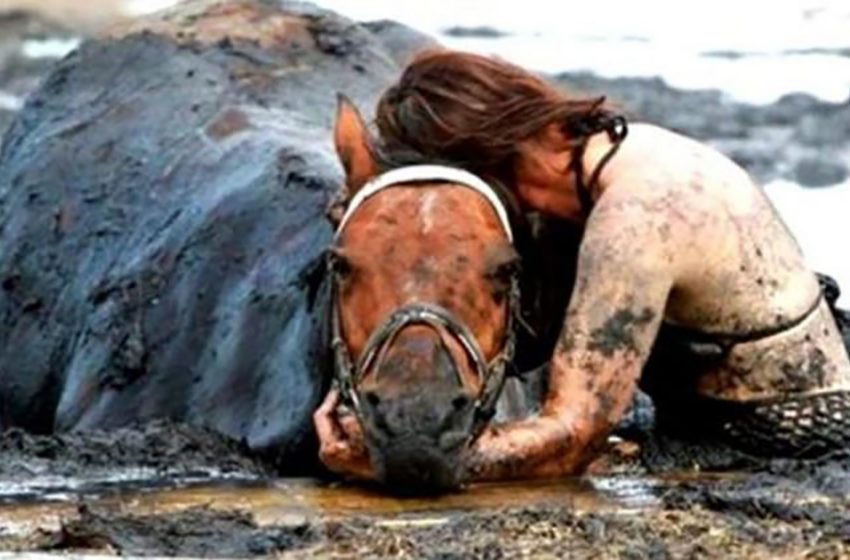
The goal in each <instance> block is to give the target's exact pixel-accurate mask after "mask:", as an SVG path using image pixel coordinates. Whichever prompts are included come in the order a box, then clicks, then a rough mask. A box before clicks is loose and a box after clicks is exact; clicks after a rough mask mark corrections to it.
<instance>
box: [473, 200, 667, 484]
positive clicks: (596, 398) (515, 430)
mask: <svg viewBox="0 0 850 560" xmlns="http://www.w3.org/2000/svg"><path fill="white" fill-rule="evenodd" d="M661 219H663V217H662V216H657V215H651V214H649V213H648V212H646V211H645V209H644V206H643V205H642V204H639V203H637V202H632V203H630V202H629V201H623V202H619V203H617V204H611V205H608V206H606V207H598V208H597V209H596V210H595V211H594V215H593V217H592V219H591V220H590V221H589V222H588V225H587V229H586V232H585V236H584V239H583V241H582V247H581V251H580V253H579V262H578V271H577V272H578V274H577V279H576V285H575V289H574V291H573V295H572V298H571V300H570V307H569V310H568V312H567V317H566V322H565V325H564V329H563V332H562V334H561V337H560V340H559V342H558V345H557V347H556V349H555V353H554V356H553V358H552V361H551V365H550V372H549V376H550V378H549V392H548V394H547V397H546V400H545V402H544V406H543V409H542V411H541V413H540V414H539V416H538V417H536V418H532V419H529V420H526V421H521V422H516V423H512V424H508V425H504V426H493V427H491V428H489V429H488V430H486V431H485V432H484V433H483V434H482V436H481V437H480V438H479V440H478V441H477V442H476V444H475V446H474V447H473V449H472V450H471V453H470V456H469V459H468V463H467V464H468V468H469V474H470V478H471V479H473V480H504V479H508V478H530V477H541V478H542V477H557V476H563V475H567V474H573V473H576V472H579V471H581V469H582V468H583V467H584V466H585V465H586V463H587V462H588V461H589V460H591V459H592V458H593V455H594V452H595V451H596V449H597V447H598V446H599V445H600V444H601V443H604V441H605V439H606V437H607V435H608V434H609V432H610V430H611V429H612V428H613V427H614V426H615V425H616V423H617V422H618V421H619V419H620V417H621V416H622V415H623V413H624V412H625V410H626V408H627V407H628V405H629V403H630V402H631V400H632V397H633V395H634V391H635V388H636V386H637V381H638V379H639V377H640V374H641V370H642V368H643V365H644V363H645V361H646V359H647V357H648V355H649V351H650V349H651V347H652V343H653V341H654V339H655V336H656V334H657V331H658V327H659V324H660V322H661V320H662V319H663V316H664V309H665V306H666V303H667V298H668V295H669V293H670V290H671V287H672V284H673V276H674V274H673V270H672V264H671V263H672V260H673V259H672V258H671V257H670V253H669V248H668V247H667V246H666V245H667V244H666V238H663V236H661V235H659V233H658V232H659V231H660V229H659V227H658V222H659V220H661Z"/></svg>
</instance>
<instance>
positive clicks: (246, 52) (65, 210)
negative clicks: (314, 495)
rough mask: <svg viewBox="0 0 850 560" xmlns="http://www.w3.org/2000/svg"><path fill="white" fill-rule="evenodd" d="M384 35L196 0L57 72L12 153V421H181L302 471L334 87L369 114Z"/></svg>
mask: <svg viewBox="0 0 850 560" xmlns="http://www.w3.org/2000/svg"><path fill="white" fill-rule="evenodd" d="M392 31H393V33H394V37H395V39H394V41H393V49H395V51H394V52H393V53H392V54H391V53H390V52H389V50H388V48H387V46H386V45H385V43H384V42H383V39H382V38H381V37H380V36H379V35H376V34H374V33H372V32H371V31H369V30H368V29H366V28H365V27H362V26H360V25H357V24H355V23H353V22H351V21H348V20H346V19H344V18H341V17H338V16H336V15H334V14H332V13H329V12H326V11H323V10H321V9H318V8H315V7H312V6H310V5H307V4H301V3H295V2H280V3H276V2H264V1H260V0H239V1H236V2H221V1H213V0H198V1H193V2H187V3H185V4H181V5H180V6H179V7H178V8H176V9H174V10H173V11H171V12H167V13H165V14H164V15H161V16H157V17H156V18H153V19H149V20H142V21H140V22H136V23H133V24H131V25H130V26H129V27H126V28H124V29H120V30H116V31H115V32H114V33H113V34H112V35H111V36H110V37H109V38H105V39H100V40H94V41H89V42H87V43H85V44H84V45H83V46H82V47H81V48H80V49H79V50H78V51H76V52H75V53H73V54H72V55H70V56H69V57H67V58H66V59H65V60H63V61H62V62H61V63H59V64H58V65H57V66H56V67H55V68H54V69H53V71H52V72H51V73H50V75H49V76H48V77H47V78H46V80H45V81H44V83H43V84H42V86H41V87H40V89H38V90H37V91H36V92H35V93H34V94H33V95H32V96H31V97H30V98H29V100H28V101H27V103H26V105H25V107H24V108H23V110H22V111H21V112H20V113H19V114H18V116H17V118H16V120H15V122H14V123H13V125H12V126H11V128H10V129H9V130H8V132H7V134H6V136H5V139H4V142H3V145H2V149H0V428H8V427H15V426H17V427H22V428H24V429H26V430H29V431H32V432H36V433H50V432H52V431H54V430H60V431H64V430H86V429H95V428H97V429H114V428H119V427H123V426H127V425H130V424H137V423H142V422H146V421H150V420H154V419H169V420H171V421H176V422H182V423H188V424H191V425H196V426H206V427H209V428H212V429H214V430H216V431H218V432H220V433H223V434H226V435H228V436H231V437H233V438H235V439H237V440H240V441H245V442H246V443H247V445H248V446H249V447H250V448H252V449H259V450H272V451H274V452H275V453H278V454H279V455H280V457H281V458H282V459H281V461H280V464H281V466H282V467H284V469H295V468H297V467H298V465H299V463H300V461H299V460H300V459H301V458H305V457H306V458H307V459H306V460H307V461H308V462H310V461H312V458H313V456H314V453H313V452H312V450H311V445H312V442H311V438H312V429H311V423H310V415H311V413H312V411H313V410H314V408H315V406H316V404H317V403H318V401H319V399H320V398H321V396H322V393H323V391H324V390H325V388H326V386H327V379H326V376H327V372H328V371H329V370H328V368H327V359H328V353H327V337H326V329H325V324H326V320H325V306H326V303H327V294H326V290H325V286H324V283H323V275H322V270H321V263H322V260H323V259H322V254H323V251H324V248H325V246H326V245H327V243H328V242H329V240H330V238H331V228H330V226H329V224H328V223H327V221H326V220H325V219H324V211H325V208H326V206H327V203H328V201H329V199H330V198H331V197H332V196H333V195H334V193H335V192H336V190H337V187H338V185H339V184H340V180H341V172H340V170H339V169H338V166H337V163H336V159H335V156H334V155H333V151H332V146H331V133H330V127H331V123H332V121H333V117H334V114H335V104H336V94H337V92H345V93H347V94H348V95H349V96H351V97H352V98H353V99H354V100H355V101H356V102H357V103H358V104H359V105H360V106H362V107H364V108H369V107H372V106H374V102H375V100H376V98H377V96H378V94H379V93H380V91H381V90H382V89H383V88H384V87H385V86H386V85H387V84H388V83H389V81H390V80H391V79H392V78H393V77H394V76H395V74H396V73H397V71H398V67H397V65H396V62H395V60H396V59H397V58H399V57H400V56H401V54H402V52H401V47H400V45H403V44H405V43H404V42H403V41H401V40H400V39H399V38H398V37H399V34H400V33H401V31H400V30H399V29H398V28H394V29H393V30H392ZM417 37H418V35H417ZM414 39H415V37H414V38H412V39H411V40H410V42H409V44H410V45H414V44H418V43H417V40H414ZM284 459H285V460H284Z"/></svg>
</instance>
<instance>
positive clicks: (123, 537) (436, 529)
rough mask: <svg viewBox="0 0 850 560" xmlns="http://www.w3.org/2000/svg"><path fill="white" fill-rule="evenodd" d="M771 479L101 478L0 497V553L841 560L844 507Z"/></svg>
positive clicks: (847, 527)
mask: <svg viewBox="0 0 850 560" xmlns="http://www.w3.org/2000/svg"><path fill="white" fill-rule="evenodd" d="M119 478H120V477H119ZM748 480H749V482H748ZM777 480H778V479H773V478H771V479H762V480H759V479H758V476H756V475H752V476H750V477H747V476H744V475H735V476H729V475H725V476H709V475H695V474H679V475H675V476H672V475H668V476H664V477H649V476H602V477H592V478H586V479H574V480H566V481H560V482H546V483H533V484H501V485H480V486H474V487H471V488H469V489H467V491H465V492H463V493H459V494H454V495H450V496H444V497H441V498H436V499H427V500H423V499H396V498H392V497H388V496H386V495H382V494H380V493H378V492H376V491H374V490H373V489H367V488H360V487H356V486H351V485H344V484H328V483H323V482H318V481H315V480H311V479H269V480H262V479H254V480H214V481H213V480H206V481H200V480H197V479H195V480H193V479H191V478H185V479H181V480H171V481H170V482H169V483H168V486H169V487H168V488H162V485H163V484H162V481H161V480H160V479H156V478H154V479H151V480H150V481H149V483H148V484H147V485H146V484H144V483H141V482H140V481H139V480H136V481H135V482H134V483H133V484H132V486H131V487H130V488H128V487H127V485H126V483H125V481H124V480H123V479H120V480H111V481H109V480H101V481H100V482H99V486H93V485H92V484H91V481H86V482H85V483H80V484H77V486H76V488H77V490H74V491H66V492H64V493H63V492H60V491H56V490H55V489H54V491H49V489H47V488H43V490H44V492H43V495H42V496H40V497H34V496H32V495H30V496H29V497H27V498H25V499H16V500H12V501H11V502H10V501H9V500H10V496H8V495H7V497H6V499H5V503H3V504H2V505H0V550H13V551H14V550H19V551H22V550H41V551H48V552H61V553H63V554H67V553H69V552H70V553H96V554H122V555H127V554H129V555H134V554H137V555H184V556H204V557H231V556H235V557H248V556H265V555H270V554H274V555H276V556H279V557H292V558H300V557H304V556H308V555H310V556H314V555H315V556H323V557H324V556H330V557H336V558H371V557H378V558H382V557H387V556H394V557H435V558H436V557H439V558H455V557H458V558H459V557H469V556H472V557H488V558H500V557H515V556H519V557H522V556H526V557H551V558H563V557H573V556H574V557H582V558H584V557H595V558H669V557H693V558H723V557H748V558H797V557H803V556H805V557H810V558H847V557H848V556H847V555H848V554H850V549H848V542H850V533H848V531H850V523H848V521H850V516H848V512H847V501H846V498H845V499H843V500H841V499H838V498H836V496H830V495H829V494H828V493H825V492H822V491H808V490H806V491H802V490H801V489H799V488H798V489H797V490H799V491H792V490H791V489H790V488H791V487H790V486H782V487H780V486H781V485H778V483H777ZM66 482H67V481H66ZM67 487H68V485H67V484H66V483H63V485H62V488H65V489H67ZM809 490H811V489H809ZM753 500H754V501H753ZM752 504H755V505H756V507H755V508H753V507H749V506H752ZM783 508H785V509H783Z"/></svg>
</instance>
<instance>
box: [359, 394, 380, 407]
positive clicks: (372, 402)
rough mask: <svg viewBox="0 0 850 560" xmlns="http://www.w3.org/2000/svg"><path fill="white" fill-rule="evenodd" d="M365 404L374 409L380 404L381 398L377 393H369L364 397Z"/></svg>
mask: <svg viewBox="0 0 850 560" xmlns="http://www.w3.org/2000/svg"><path fill="white" fill-rule="evenodd" d="M363 396H364V397H365V398H366V402H367V403H369V406H372V407H375V406H378V405H379V404H381V397H379V396H378V393H376V392H375V391H369V392H367V393H366V394H365V395H363Z"/></svg>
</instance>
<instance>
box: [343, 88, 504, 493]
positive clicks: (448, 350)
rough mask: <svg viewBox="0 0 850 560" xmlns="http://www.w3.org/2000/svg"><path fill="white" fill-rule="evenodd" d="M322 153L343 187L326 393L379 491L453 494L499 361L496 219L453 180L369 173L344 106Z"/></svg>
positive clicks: (465, 180) (490, 203)
mask: <svg viewBox="0 0 850 560" xmlns="http://www.w3.org/2000/svg"><path fill="white" fill-rule="evenodd" d="M335 143H336V148H337V152H338V155H339V157H340V160H341V162H342V164H343V167H344V169H345V173H346V186H347V192H346V197H345V199H346V200H345V203H346V205H345V206H344V209H345V213H344V215H342V216H338V224H337V225H338V230H337V234H336V239H335V243H334V246H333V248H332V249H331V251H330V261H331V264H330V266H331V270H332V274H333V285H334V296H333V297H334V306H333V311H332V313H333V324H334V339H335V340H334V346H335V350H336V382H337V385H338V388H339V391H340V393H341V394H342V396H343V398H344V399H345V400H347V401H348V404H349V406H350V407H351V408H353V409H354V410H355V412H356V413H357V418H358V420H359V423H360V425H361V428H362V431H363V435H364V439H365V443H366V446H367V449H368V452H369V457H370V459H371V463H372V468H373V469H374V473H375V476H376V477H377V479H378V480H379V481H382V482H384V483H386V484H388V485H390V486H393V487H395V488H400V489H405V488H407V489H408V490H411V491H425V490H428V489H434V490H440V489H447V488H452V487H455V486H457V485H458V484H459V483H460V482H461V480H462V477H463V474H464V473H463V468H462V459H463V456H464V452H465V451H466V450H467V449H468V447H469V444H470V443H471V441H473V440H474V437H475V436H476V434H477V433H478V431H479V430H480V429H481V428H482V427H483V426H484V424H486V422H487V421H488V420H489V419H490V416H491V415H492V413H493V410H494V407H495V400H496V399H497V398H498V396H499V393H500V391H501V388H502V383H503V380H504V373H505V367H506V366H507V362H509V361H510V360H511V358H512V354H513V345H514V339H513V330H514V324H515V323H514V313H515V312H516V311H517V308H518V300H517V298H518V293H517V292H518V283H517V278H516V275H517V269H518V264H519V257H518V254H517V252H516V251H515V250H514V247H513V244H512V234H511V227H510V224H509V222H508V219H507V215H506V212H505V210H504V207H503V206H502V204H501V202H500V201H499V200H498V198H497V197H496V195H495V193H494V192H493V191H492V189H491V188H490V187H488V186H487V185H486V184H484V183H483V181H481V180H480V179H478V178H477V177H474V176H472V175H469V174H466V173H465V172H462V171H460V170H457V169H447V168H441V167H437V166H414V167H406V168H402V169H396V170H391V171H390V172H389V173H386V170H385V169H380V165H379V164H378V161H377V159H376V157H375V156H374V154H373V151H372V149H371V143H370V140H369V134H368V132H367V128H366V126H365V124H364V122H363V120H362V118H361V117H360V115H359V113H358V112H357V110H356V109H355V108H354V107H353V106H352V105H351V104H350V103H349V102H347V101H346V100H345V99H341V102H340V105H339V112H338V115H337V123H336V129H335ZM382 172H384V173H383V174H382Z"/></svg>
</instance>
